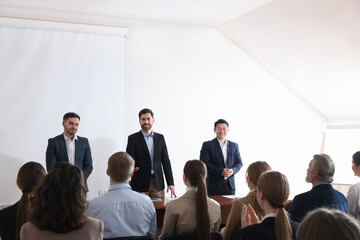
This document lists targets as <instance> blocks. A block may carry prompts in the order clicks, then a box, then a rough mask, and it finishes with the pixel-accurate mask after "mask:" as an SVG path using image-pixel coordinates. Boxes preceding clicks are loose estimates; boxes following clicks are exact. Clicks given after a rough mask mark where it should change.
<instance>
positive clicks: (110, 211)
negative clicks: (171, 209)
mask: <svg viewBox="0 0 360 240" xmlns="http://www.w3.org/2000/svg"><path fill="white" fill-rule="evenodd" d="M106 173H107V174H108V175H109V176H110V187H109V190H108V192H107V193H105V194H103V195H101V196H100V197H97V198H95V199H93V200H91V201H90V202H89V207H88V215H89V216H90V217H94V218H97V219H100V220H102V221H103V223H104V238H115V237H131V236H151V237H152V238H155V235H156V212H155V207H154V204H153V203H152V201H151V199H150V198H149V197H148V196H146V195H143V194H140V193H137V192H135V191H133V190H132V189H131V187H130V185H129V184H128V182H129V180H130V178H131V177H132V176H133V174H134V160H133V159H132V157H131V156H130V155H129V154H127V153H126V152H117V153H114V154H113V155H112V156H111V157H110V158H109V161H108V169H107V172H106Z"/></svg>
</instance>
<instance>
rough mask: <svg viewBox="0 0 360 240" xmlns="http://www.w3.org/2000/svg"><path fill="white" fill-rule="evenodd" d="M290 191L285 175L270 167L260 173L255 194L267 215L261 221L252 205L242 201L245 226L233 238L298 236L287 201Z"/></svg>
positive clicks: (271, 239) (280, 239) (281, 239)
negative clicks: (285, 207)
mask: <svg viewBox="0 0 360 240" xmlns="http://www.w3.org/2000/svg"><path fill="white" fill-rule="evenodd" d="M289 194H290V190H289V183H288V180H287V178H286V176H285V175H283V174H281V173H280V172H276V171H267V172H265V173H263V174H261V175H260V177H259V180H258V184H257V193H256V198H257V202H258V203H259V205H260V207H261V208H262V209H264V211H265V216H264V218H263V219H262V221H261V222H259V219H258V218H257V216H256V214H255V211H254V209H253V208H252V207H251V205H250V204H249V205H247V206H246V205H243V208H242V216H241V225H242V227H243V228H242V229H239V230H237V231H235V232H234V233H233V234H232V236H231V239H232V240H233V239H234V240H235V239H249V240H252V239H253V240H258V239H262V240H290V239H295V236H296V229H297V227H298V223H296V222H293V221H291V220H289V218H288V216H287V214H286V211H285V209H284V204H285V203H286V201H287V200H288V197H289Z"/></svg>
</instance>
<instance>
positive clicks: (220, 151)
mask: <svg viewBox="0 0 360 240" xmlns="http://www.w3.org/2000/svg"><path fill="white" fill-rule="evenodd" d="M213 142H214V145H215V149H216V151H217V152H218V154H219V156H220V158H221V162H222V165H223V167H225V162H224V154H223V152H222V150H221V147H220V143H219V140H218V139H217V138H215V139H214V140H213Z"/></svg>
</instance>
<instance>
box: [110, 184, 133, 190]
mask: <svg viewBox="0 0 360 240" xmlns="http://www.w3.org/2000/svg"><path fill="white" fill-rule="evenodd" d="M116 189H130V190H131V189H132V188H131V187H130V185H129V184H128V183H117V184H113V185H110V187H109V192H110V191H112V190H116Z"/></svg>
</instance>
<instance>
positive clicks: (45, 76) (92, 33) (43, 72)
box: [0, 18, 127, 205]
mask: <svg viewBox="0 0 360 240" xmlns="http://www.w3.org/2000/svg"><path fill="white" fill-rule="evenodd" d="M126 31H127V29H126V28H116V27H102V26H91V25H81V24H69V23H56V22H46V21H45V22H44V21H34V20H21V19H10V18H0V119H1V124H0V176H1V178H0V181H1V184H0V192H1V194H0V205H5V204H12V203H14V202H16V201H17V200H19V198H20V196H21V193H20V190H19V189H18V188H17V186H16V175H17V172H18V170H19V168H20V167H21V166H22V165H23V164H24V163H26V162H28V161H36V162H40V163H41V164H42V165H43V166H44V167H45V151H46V147H47V140H48V138H50V137H54V136H56V135H59V134H60V133H62V132H63V127H62V124H61V122H62V117H63V115H64V113H66V112H69V111H74V112H76V113H78V114H79V115H80V117H81V121H80V126H79V130H78V135H79V136H84V137H87V138H88V139H89V141H90V146H91V150H92V156H93V165H94V170H93V172H92V174H91V175H90V177H89V179H88V184H89V193H88V198H89V199H91V198H93V197H96V196H97V195H98V192H99V190H103V189H106V187H107V186H108V181H109V180H108V178H107V177H106V175H105V171H106V167H107V166H106V165H107V159H108V158H109V156H110V155H111V154H112V153H114V152H115V151H120V150H124V149H125V142H124V141H125V140H126V139H125V137H124V37H125V34H126Z"/></svg>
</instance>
